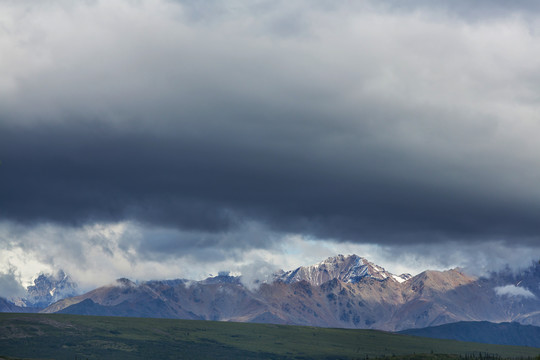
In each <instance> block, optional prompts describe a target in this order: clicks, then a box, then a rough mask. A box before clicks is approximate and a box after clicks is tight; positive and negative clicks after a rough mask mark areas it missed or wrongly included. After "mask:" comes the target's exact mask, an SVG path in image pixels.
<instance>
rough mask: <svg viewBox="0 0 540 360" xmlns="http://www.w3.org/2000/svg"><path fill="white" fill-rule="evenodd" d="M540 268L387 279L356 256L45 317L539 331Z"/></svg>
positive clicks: (135, 292)
mask: <svg viewBox="0 0 540 360" xmlns="http://www.w3.org/2000/svg"><path fill="white" fill-rule="evenodd" d="M539 267H540V266H539V265H538V264H536V265H534V266H533V267H531V268H530V269H528V270H527V271H524V272H523V273H522V274H520V275H515V274H512V273H510V272H503V273H501V274H493V275H492V276H491V277H489V278H480V279H477V278H474V277H470V276H468V275H466V274H464V273H462V272H460V271H458V270H448V271H443V272H440V271H425V272H423V273H421V274H418V275H416V276H414V277H410V276H407V275H401V276H396V275H393V274H390V273H388V272H386V271H385V270H384V269H383V268H382V267H380V266H377V265H374V264H372V263H369V262H368V261H367V260H365V259H363V258H360V257H358V256H356V255H352V256H342V255H339V256H337V257H333V258H329V259H327V260H325V261H323V262H321V263H319V264H317V265H312V266H307V267H301V268H298V269H296V270H293V271H289V272H282V273H280V274H276V276H275V280H274V281H273V282H271V283H263V284H261V285H260V286H259V287H258V288H256V289H249V288H247V287H245V286H244V285H243V284H242V282H241V278H237V277H232V276H223V275H220V276H217V277H214V278H209V279H206V280H203V281H198V282H193V281H191V282H190V281H184V280H175V281H170V280H169V281H148V282H144V283H141V284H135V283H133V282H131V281H129V280H127V279H120V280H118V281H117V282H116V283H115V284H112V285H109V286H104V287H101V288H98V289H95V290H93V291H90V292H88V293H86V294H84V295H81V296H76V297H71V298H66V299H64V300H61V301H58V302H56V303H54V304H52V305H51V306H49V307H47V308H46V309H45V310H43V312H47V313H52V312H65V313H73V314H87V315H90V314H92V315H119V316H141V317H161V318H181V319H207V320H222V321H239V322H262V323H277V324H297V325H313V326H324V327H344V328H374V329H383V330H391V331H394V330H403V329H409V328H423V327H428V326H435V325H441V324H446V323H451V322H457V321H480V320H487V321H493V322H501V321H517V322H521V323H523V324H535V325H540V300H539V299H540V289H539V288H538V284H539V283H540V271H539ZM407 278H408V280H406V279H407ZM524 284H525V285H526V286H527V287H525V286H524Z"/></svg>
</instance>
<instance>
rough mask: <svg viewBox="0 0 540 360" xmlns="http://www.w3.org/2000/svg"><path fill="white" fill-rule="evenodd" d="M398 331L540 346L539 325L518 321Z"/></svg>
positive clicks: (483, 341)
mask: <svg viewBox="0 0 540 360" xmlns="http://www.w3.org/2000/svg"><path fill="white" fill-rule="evenodd" d="M400 333H401V334H408V335H415V336H423V337H429V338H435V339H450V340H459V341H469V342H478V343H487V344H500V345H518V346H530V347H537V348H540V327H538V326H531V325H521V324H518V323H499V324H495V323H491V322H487V321H476V322H470V321H469V322H464V321H462V322H457V323H451V324H445V325H439V326H434V327H427V328H423V329H409V330H404V331H400Z"/></svg>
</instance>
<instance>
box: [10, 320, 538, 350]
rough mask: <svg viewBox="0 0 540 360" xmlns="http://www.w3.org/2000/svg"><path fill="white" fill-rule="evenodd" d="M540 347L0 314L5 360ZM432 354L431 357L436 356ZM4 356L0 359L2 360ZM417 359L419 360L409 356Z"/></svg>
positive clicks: (326, 331)
mask: <svg viewBox="0 0 540 360" xmlns="http://www.w3.org/2000/svg"><path fill="white" fill-rule="evenodd" d="M478 353H483V354H486V353H489V354H497V355H498V356H501V357H525V358H527V357H536V356H538V355H539V354H540V349H534V348H526V347H516V346H500V345H488V344H475V343H464V342H457V341H451V340H437V339H427V338H418V337H411V336H406V335H397V334H391V333H385V332H381V331H373V330H345V329H326V328H314V327H302V326H283V325H268V324H246V323H227V322H210V321H193V320H172V319H147V318H125V317H98V316H78V315H62V314H9V313H3V314H0V355H1V356H7V357H12V358H31V359H38V358H40V359H70V360H72V359H87V358H88V359H239V358H240V359H365V358H366V357H369V358H370V359H373V358H376V357H392V355H398V356H399V355H405V354H428V355H426V356H423V357H419V356H417V358H422V359H435V358H437V359H452V358H459V356H436V354H458V355H462V356H465V355H471V354H478ZM431 354H433V355H431ZM1 356H0V358H1ZM407 358H410V359H412V358H414V357H407Z"/></svg>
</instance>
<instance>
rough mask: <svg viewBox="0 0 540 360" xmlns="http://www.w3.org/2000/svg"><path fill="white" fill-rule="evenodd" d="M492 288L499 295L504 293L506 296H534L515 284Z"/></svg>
mask: <svg viewBox="0 0 540 360" xmlns="http://www.w3.org/2000/svg"><path fill="white" fill-rule="evenodd" d="M494 290H495V292H496V293H497V295H499V296H505V295H506V296H514V297H524V298H535V297H536V296H535V295H534V294H533V293H532V292H531V291H530V290H528V289H525V288H522V287H518V286H515V285H505V286H498V287H496V288H495V289H494Z"/></svg>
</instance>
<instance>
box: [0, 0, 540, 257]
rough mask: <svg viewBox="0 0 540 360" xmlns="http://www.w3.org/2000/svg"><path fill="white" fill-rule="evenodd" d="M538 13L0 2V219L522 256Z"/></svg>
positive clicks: (478, 7) (535, 106)
mask: <svg viewBox="0 0 540 360" xmlns="http://www.w3.org/2000/svg"><path fill="white" fill-rule="evenodd" d="M537 11H538V6H537V5H536V3H534V2H512V4H507V3H505V2H489V3H488V2H484V1H480V2H475V3H474V4H470V3H469V2H463V1H456V2H442V1H435V2H425V1H415V2H409V3H407V5H406V6H404V5H402V3H401V2H388V3H387V4H386V5H384V6H383V5H380V4H379V2H371V1H364V2H357V3H356V4H354V5H352V4H350V3H346V2H327V1H316V2H294V3H291V2H284V1H283V2H281V1H277V2H276V1H272V2H267V1H255V2H245V1H232V2H227V3H226V4H221V3H217V2H205V3H204V4H198V3H193V2H190V1H153V2H152V1H144V0H143V1H136V2H133V1H125V0H113V1H77V2H67V1H59V0H58V1H47V2H40V3H39V4H38V3H34V2H11V1H3V2H0V14H1V15H0V25H1V26H0V53H2V54H4V56H2V58H1V59H0V119H1V120H0V160H1V161H2V165H1V166H0V199H1V201H2V205H1V206H0V218H1V219H2V220H3V221H5V222H8V223H11V224H19V225H21V224H22V225H23V226H26V227H27V228H29V229H31V228H32V227H36V226H37V227H39V226H42V225H43V224H55V226H60V227H66V228H75V229H82V228H85V227H92V226H94V225H95V224H118V223H123V222H133V223H137V224H140V226H141V227H142V228H144V230H141V233H142V234H144V235H142V236H140V237H139V238H137V237H132V238H130V239H131V240H130V243H129V246H128V245H125V244H124V245H122V246H126V247H131V248H132V249H134V250H133V251H135V252H137V253H140V254H141V256H142V257H152V256H158V255H156V254H158V253H160V254H162V255H159V256H166V255H163V254H167V253H176V251H175V249H183V251H184V252H185V253H190V252H192V253H193V254H197V253H198V249H214V251H216V252H217V253H220V254H222V253H224V252H227V251H228V250H230V249H237V250H238V251H249V250H250V249H265V248H267V249H271V248H272V247H274V246H276V244H278V243H279V242H280V241H281V240H279V239H283V236H284V234H301V235H302V236H306V237H310V238H313V239H331V240H333V241H336V242H353V243H354V242H357V243H372V244H380V245H384V246H398V247H399V246H409V245H410V246H412V245H415V246H416V245H418V248H419V249H420V248H422V245H423V244H428V245H431V246H439V247H438V248H437V249H439V248H444V247H445V246H447V245H445V244H449V243H451V244H459V243H474V244H478V245H479V247H478V248H479V249H484V250H486V248H482V246H481V245H482V244H488V243H489V244H491V243H493V242H496V243H497V244H502V245H501V246H502V248H506V247H507V246H508V244H510V243H512V244H519V246H522V247H524V248H532V249H534V251H538V250H539V246H540V245H539V243H540V240H539V238H538V234H539V233H540V223H539V222H538V218H539V215H540V192H539V191H538V185H537V184H538V183H539V180H540V158H538V156H537V154H538V153H540V145H539V142H538V141H537V136H536V134H538V133H539V132H540V123H539V122H538V115H537V114H538V113H539V110H540V109H539V105H540V94H539V92H538V89H540V86H539V85H540V84H539V82H540V68H539V65H538V61H537V60H536V59H538V58H539V57H540V42H539V41H538V34H539V32H538V31H539V29H540V27H539V25H540V23H539V22H538V20H537V19H535V17H534V16H530V14H534V13H535V12H537ZM10 226H11V225H10ZM249 229H251V230H249ZM254 229H256V230H254ZM250 231H252V232H250ZM178 234H182V235H181V236H178ZM224 234H228V235H224ZM231 234H237V235H238V236H230V235H231ZM242 234H243V235H242ZM276 234H277V235H276ZM10 239H13V238H10ZM72 241H73V242H75V241H76V240H72ZM81 241H82V240H81ZM66 243H69V241H67V240H66ZM475 246H476V245H475ZM223 249H227V251H225V250H223ZM104 251H105V250H104ZM486 251H487V250H486ZM194 256H197V255H194Z"/></svg>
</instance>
